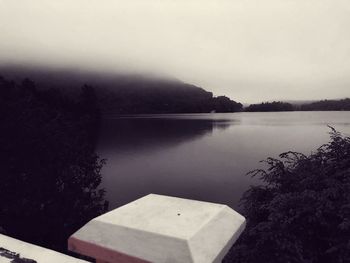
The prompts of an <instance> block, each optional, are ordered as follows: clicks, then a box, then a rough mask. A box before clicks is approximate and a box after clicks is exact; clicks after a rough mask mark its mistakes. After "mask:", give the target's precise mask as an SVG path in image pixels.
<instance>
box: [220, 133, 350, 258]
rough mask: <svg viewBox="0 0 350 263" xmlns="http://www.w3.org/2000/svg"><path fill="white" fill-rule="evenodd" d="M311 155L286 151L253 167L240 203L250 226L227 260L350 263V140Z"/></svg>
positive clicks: (335, 140)
mask: <svg viewBox="0 0 350 263" xmlns="http://www.w3.org/2000/svg"><path fill="white" fill-rule="evenodd" d="M331 129H332V131H331V132H330V142H329V143H327V144H325V145H323V146H321V147H320V148H319V149H317V151H316V152H314V153H312V154H311V155H309V156H306V155H303V154H301V153H296V152H286V153H283V154H281V155H280V158H278V159H274V158H268V159H267V160H266V161H265V162H266V163H267V165H268V169H267V170H254V171H252V172H250V174H251V175H252V176H259V177H260V178H261V179H262V181H263V183H264V184H263V185H261V186H254V187H251V189H250V190H248V191H247V192H246V193H245V195H244V197H243V199H242V201H241V205H242V208H243V214H244V215H245V216H246V218H247V228H246V230H245V231H244V233H243V235H242V236H241V238H240V240H239V241H238V242H237V243H236V244H235V245H234V246H233V247H232V249H231V251H230V253H229V255H228V256H227V257H226V259H225V260H224V262H249V263H258V262H259V263H261V262H266V263H268V262H281V263H282V262H283V263H286V262H290V263H294V262H305V263H306V262H308V263H311V262H312V263H317V262H327V263H343V262H350V138H349V137H344V136H343V135H341V134H340V133H339V132H337V131H336V130H334V129H333V128H332V127H331Z"/></svg>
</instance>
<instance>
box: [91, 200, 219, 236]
mask: <svg viewBox="0 0 350 263" xmlns="http://www.w3.org/2000/svg"><path fill="white" fill-rule="evenodd" d="M224 207H225V205H221V204H215V203H207V202H200V201H195V200H188V199H182V198H176V197H170V196H164V195H156V194H149V195H147V196H145V197H143V198H140V199H138V200H136V201H134V202H131V203H129V204H127V205H124V206H122V207H120V208H118V209H116V210H113V211H110V212H108V213H106V214H104V215H102V216H99V217H97V218H95V220H97V221H99V222H104V223H110V224H114V225H119V226H123V227H127V228H131V229H138V230H142V231H147V232H152V233H155V234H160V235H167V236H171V237H173V238H180V239H188V238H190V237H191V236H193V235H194V234H195V233H196V232H197V231H199V229H201V228H202V226H203V225H205V224H207V223H208V221H210V220H211V219H212V218H213V217H214V216H215V215H217V214H218V213H219V212H220V210H222V209H223V208H224Z"/></svg>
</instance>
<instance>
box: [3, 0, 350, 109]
mask: <svg viewBox="0 0 350 263" xmlns="http://www.w3.org/2000/svg"><path fill="white" fill-rule="evenodd" d="M349 31H350V2H347V1H343V0H335V1H330V0H327V1H326V0H320V1H316V0H310V1H307V2H306V1H302V0H295V1H290V0H287V1H277V0H266V1H264V2H261V1H257V0H253V1H243V0H237V1H227V0H223V1H215V2H214V1H207V0H202V1H199V0H196V1H195V0H188V1H182V0H180V1H171V0H163V1H159V0H157V1H156V0H149V1H139V0H129V1H120V0H119V1H111V0H106V1H102V2H101V1H96V0H91V1H89V2H86V1H81V0H77V1H68V0H62V1H42V0H41V1H40V0H37V1H34V0H27V1H19V0H0V35H1V41H0V64H2V65H6V64H18V65H37V66H50V67H53V68H66V67H67V68H75V69H77V70H92V71H98V72H132V73H135V72H136V73H145V74H153V75H159V76H168V77H171V78H175V79H179V80H181V81H183V82H186V83H190V84H194V85H197V86H200V87H202V88H204V89H206V90H208V91H211V92H213V93H214V95H226V96H228V97H230V98H231V99H233V100H236V101H239V102H242V103H258V102H262V101H272V100H284V101H286V100H287V101H288V100H320V99H339V98H344V97H349V92H348V91H349V86H350V74H349V73H350V60H349V58H350V35H349V34H348V32H349Z"/></svg>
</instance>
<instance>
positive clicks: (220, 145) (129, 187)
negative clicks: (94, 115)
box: [98, 112, 350, 209]
mask: <svg viewBox="0 0 350 263" xmlns="http://www.w3.org/2000/svg"><path fill="white" fill-rule="evenodd" d="M349 117H350V113H349V112H344V113H339V112H333V113H329V112H291V113H234V114H184V115H148V116H137V117H135V116H124V117H121V118H109V119H105V120H104V123H103V125H102V133H101V136H100V142H99V146H98V153H99V155H100V156H101V157H103V158H106V159H107V164H106V165H105V167H104V168H103V170H102V174H103V185H104V187H105V188H106V190H107V198H108V200H109V201H110V208H115V207H118V206H120V205H123V204H125V203H128V202H130V201H132V200H134V199H136V198H138V197H141V196H143V195H146V194H149V193H158V194H166V195H172V196H179V197H183V198H193V199H199V200H203V201H211V202H218V203H224V204H227V205H230V206H231V207H233V208H235V209H237V208H238V207H237V205H238V201H239V199H240V197H241V195H242V194H243V192H244V191H245V190H246V189H248V188H249V186H250V185H251V184H256V183H258V180H257V179H252V178H250V177H249V176H245V174H246V173H247V172H248V171H250V170H252V169H255V168H258V167H261V165H262V164H261V163H259V161H260V160H263V159H265V158H267V157H269V156H273V157H276V156H277V155H278V154H279V153H281V152H285V151H289V150H292V151H298V152H303V153H306V154H308V153H310V152H311V151H312V150H314V149H316V148H317V147H318V146H320V145H321V144H323V143H326V142H327V141H328V131H329V129H328V127H327V124H330V125H332V126H334V127H335V128H337V129H339V130H340V131H342V132H344V133H345V134H346V133H349V132H350V126H349V123H350V118H349Z"/></svg>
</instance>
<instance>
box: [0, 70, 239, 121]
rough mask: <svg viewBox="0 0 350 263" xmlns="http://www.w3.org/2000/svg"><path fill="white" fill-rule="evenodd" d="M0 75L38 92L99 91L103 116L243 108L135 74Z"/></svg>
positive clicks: (15, 72) (26, 72)
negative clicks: (29, 83) (33, 86)
mask: <svg viewBox="0 0 350 263" xmlns="http://www.w3.org/2000/svg"><path fill="white" fill-rule="evenodd" d="M0 75H1V76H3V77H5V78H7V79H11V80H14V81H16V82H21V81H22V80H23V79H24V78H29V79H30V80H32V81H34V82H35V84H36V87H37V88H39V89H51V88H53V89H61V90H65V91H66V93H67V92H68V93H72V94H74V93H77V92H79V90H80V87H82V86H83V85H84V84H87V85H89V86H91V87H93V88H94V89H95V91H96V94H97V97H98V102H99V106H100V108H101V110H102V113H104V114H145V113H202V112H212V111H215V112H235V111H241V110H242V104H240V103H237V102H235V101H233V100H231V99H229V98H227V97H225V96H220V97H214V96H213V94H212V93H211V92H208V91H206V90H204V89H203V88H200V87H197V86H194V85H190V84H187V83H183V82H181V81H179V80H176V79H166V78H159V77H149V76H143V75H136V74H133V75H131V74H128V75H127V74H105V73H97V72H89V71H78V70H72V69H60V70H57V69H43V68H33V67H27V68H26V67H18V66H16V67H14V66H12V67H9V66H7V67H4V66H2V67H1V66H0Z"/></svg>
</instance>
